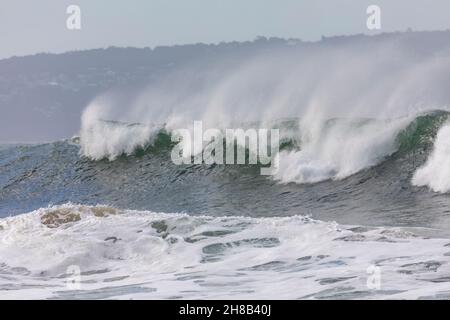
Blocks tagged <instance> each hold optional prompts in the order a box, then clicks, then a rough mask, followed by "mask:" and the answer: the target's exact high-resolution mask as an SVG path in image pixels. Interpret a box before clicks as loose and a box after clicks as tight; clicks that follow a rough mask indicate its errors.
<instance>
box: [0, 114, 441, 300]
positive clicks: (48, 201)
mask: <svg viewBox="0 0 450 320" xmlns="http://www.w3.org/2000/svg"><path fill="white" fill-rule="evenodd" d="M301 123H302V119H297V118H294V119H284V120H282V121H278V122H277V123H272V124H271V126H272V127H274V128H279V129H280V132H281V133H282V134H281V138H282V141H281V142H282V143H281V151H280V167H279V170H278V172H275V173H274V175H272V176H262V175H260V166H259V165H215V164H213V165H206V164H198V165H195V164H191V165H175V164H174V163H173V162H172V161H171V157H170V155H171V150H172V148H173V143H172V142H171V140H170V132H168V131H167V130H164V129H163V128H156V127H154V126H151V127H150V126H148V125H145V124H126V123H113V122H110V121H97V122H95V123H93V124H92V123H90V124H89V126H88V127H84V128H82V130H81V134H80V137H74V138H72V139H67V140H62V141H56V142H50V143H41V144H4V145H2V146H0V298H2V299H6V298H14V299H25V298H46V299H80V298H88V299H91V298H92V299H105V298H113V299H130V298H132V299H141V298H145V299H240V298H243V299H359V298H364V299H366V298H367V299H405V298H406V299H430V298H434V299H435V298H438V299H439V298H442V299H448V298H450V196H449V192H450V144H449V141H450V124H449V114H448V112H446V111H439V110H438V111H427V112H420V113H416V114H413V115H409V116H407V117H400V118H390V119H374V118H348V117H347V118H339V117H336V118H329V119H327V120H326V121H323V122H321V124H320V126H319V127H315V130H313V131H311V130H310V131H308V132H307V133H308V134H305V132H303V131H302V128H304V126H302V125H301ZM96 130H99V132H100V133H98V132H97V131H96ZM123 137H126V138H123ZM136 139H137V140H136ZM375 273H376V274H375ZM374 274H375V275H376V276H377V278H376V284H377V285H376V286H375V287H374V286H373V285H370V284H371V283H372V282H371V281H372V280H373V279H374V278H373V276H374ZM74 279H75V280H74ZM372 284H373V283H372Z"/></svg>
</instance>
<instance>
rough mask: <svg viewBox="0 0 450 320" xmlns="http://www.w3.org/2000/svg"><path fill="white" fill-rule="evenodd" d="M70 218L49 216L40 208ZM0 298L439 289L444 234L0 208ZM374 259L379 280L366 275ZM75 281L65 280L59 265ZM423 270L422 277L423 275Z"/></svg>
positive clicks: (448, 264) (443, 288) (396, 293)
mask: <svg viewBox="0 0 450 320" xmlns="http://www.w3.org/2000/svg"><path fill="white" fill-rule="evenodd" d="M62 208H63V209H64V208H65V209H68V210H69V211H70V212H72V213H77V214H79V215H80V217H81V219H80V220H79V221H76V222H70V223H65V224H61V225H60V226H59V227H57V228H49V227H47V226H45V225H43V224H42V223H41V218H42V216H43V215H44V214H46V213H48V212H52V211H54V210H60V209H62ZM0 226H1V227H0V298H3V299H7V298H17V299H25V298H119V299H129V298H148V299H162V298H171V297H179V298H190V299H231V298H234V299H237V298H245V299H247V298H252V299H292V298H333V297H334V295H337V296H339V297H342V298H357V297H360V298H361V297H367V298H418V297H422V296H433V295H436V294H439V293H444V294H445V293H446V292H447V293H448V283H445V282H442V283H438V282H437V281H439V279H440V278H442V279H445V277H446V276H448V274H449V272H450V257H449V256H448V255H445V253H447V252H448V251H449V249H448V248H447V247H445V246H444V245H445V244H446V243H447V240H445V239H423V238H421V237H415V236H414V235H413V234H411V233H409V232H406V231H403V230H401V229H371V230H356V229H354V231H352V230H350V227H345V226H339V225H337V224H335V223H328V222H320V221H314V220H311V219H308V218H305V217H301V216H295V217H287V218H258V219H255V218H244V217H217V218H214V217H205V216H203V217H193V216H188V215H183V214H165V213H153V212H138V211H128V210H124V211H120V212H119V214H115V215H109V216H107V217H98V216H95V215H94V214H93V210H92V208H91V207H87V206H77V205H70V204H68V205H64V206H61V207H52V208H48V209H40V210H37V211H35V212H32V213H29V214H24V215H19V216H14V217H10V218H4V219H1V220H0ZM373 264H376V265H377V266H379V267H380V268H381V283H380V285H381V288H380V290H370V289H368V288H367V286H366V282H367V278H368V276H369V274H367V268H368V267H369V266H370V265H373ZM73 265H75V266H77V267H79V268H80V270H81V272H82V275H81V284H80V288H79V289H74V288H71V287H67V278H66V277H65V275H67V274H66V272H67V270H68V268H69V267H70V266H73ZM433 281H434V282H433Z"/></svg>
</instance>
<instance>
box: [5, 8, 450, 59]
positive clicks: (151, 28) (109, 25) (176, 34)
mask: <svg viewBox="0 0 450 320" xmlns="http://www.w3.org/2000/svg"><path fill="white" fill-rule="evenodd" d="M71 4H75V5H78V6H80V8H81V23H82V29H81V30H77V31H70V30H68V29H67V28H66V19H67V17H68V15H67V14H66V8H67V7H68V6H69V5H71ZM370 4H376V5H378V6H380V7H381V21H382V29H381V32H389V31H399V30H400V31H403V30H406V29H407V28H409V27H411V28H412V29H413V30H443V29H450V1H448V0H433V1H430V0H129V1H111V0H70V1H68V0H39V1H35V0H27V1H25V0H1V2H0V58H6V57H10V56H12V55H27V54H34V53H38V52H65V51H70V50H82V49H90V48H99V47H108V46H135V47H146V46H148V47H155V46H158V45H174V44H186V43H197V42H204V43H218V42H221V41H233V40H237V41H244V40H253V39H254V38H255V37H256V36H259V35H261V36H267V37H271V36H277V37H284V38H291V37H292V38H300V39H303V40H318V39H320V37H321V36H322V35H325V36H331V35H342V34H355V33H370V32H369V30H367V28H366V19H367V14H366V9H367V7H368V5H370ZM372 32H373V31H372Z"/></svg>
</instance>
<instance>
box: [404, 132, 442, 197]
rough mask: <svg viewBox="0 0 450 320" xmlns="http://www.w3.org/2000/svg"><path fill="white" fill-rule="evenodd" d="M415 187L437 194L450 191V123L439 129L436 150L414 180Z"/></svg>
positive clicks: (418, 170) (435, 143)
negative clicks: (425, 187)
mask: <svg viewBox="0 0 450 320" xmlns="http://www.w3.org/2000/svg"><path fill="white" fill-rule="evenodd" d="M412 184H413V185H415V186H427V187H429V188H430V189H431V190H433V191H435V192H441V193H446V192H449V191H450V123H447V124H445V125H444V126H443V127H442V128H441V129H439V131H438V133H437V136H436V140H435V142H434V149H433V151H432V152H431V154H430V155H429V157H428V159H427V161H426V163H425V164H424V165H423V166H422V167H420V168H419V169H417V171H416V172H415V173H414V176H413V178H412Z"/></svg>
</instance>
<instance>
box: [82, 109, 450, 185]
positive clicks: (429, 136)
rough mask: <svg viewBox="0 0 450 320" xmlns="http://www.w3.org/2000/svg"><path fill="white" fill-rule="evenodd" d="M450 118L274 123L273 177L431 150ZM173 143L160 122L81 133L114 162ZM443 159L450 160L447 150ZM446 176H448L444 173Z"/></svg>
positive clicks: (319, 173)
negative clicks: (277, 149)
mask: <svg viewBox="0 0 450 320" xmlns="http://www.w3.org/2000/svg"><path fill="white" fill-rule="evenodd" d="M447 118H448V114H447V112H443V111H434V112H429V113H425V114H421V115H418V116H417V117H404V118H399V119H394V120H377V119H339V118H336V119H330V120H327V121H323V122H320V123H319V124H314V125H313V126H311V125H308V122H307V121H305V120H302V119H300V120H296V119H291V120H285V121H277V122H276V123H271V124H269V125H270V126H271V127H276V128H278V129H280V130H281V132H282V136H281V153H280V168H279V171H278V172H277V174H276V175H275V176H274V179H275V180H278V181H280V182H282V183H289V182H296V183H315V182H320V181H323V180H328V179H333V180H339V179H344V178H347V177H348V176H350V175H353V174H355V173H357V172H359V171H361V170H365V169H368V168H370V167H372V166H374V165H377V164H380V163H381V162H383V161H384V160H386V159H388V158H389V157H390V156H391V155H393V154H394V153H402V154H405V153H407V152H416V151H417V150H419V149H424V148H425V149H429V144H430V141H432V140H433V139H434V137H435V136H436V134H437V131H438V129H439V128H440V127H441V126H442V125H443V123H444V122H445V121H446V119H447ZM253 125H255V126H257V127H261V126H262V124H261V123H254V124H253ZM266 125H267V124H266ZM440 140H444V139H443V138H441V139H440ZM440 140H439V141H440ZM439 141H437V142H436V143H439ZM440 144H442V142H440ZM173 145H174V143H173V142H171V138H170V131H168V130H167V129H166V128H161V126H159V127H158V126H156V125H145V124H126V123H119V122H113V121H103V120H102V121H95V122H93V123H90V127H84V128H83V129H82V135H81V153H82V154H83V155H84V156H87V157H89V158H91V159H93V160H101V159H103V158H107V159H109V160H111V161H112V160H114V159H116V158H117V157H119V156H120V155H128V156H130V155H133V154H135V155H136V154H142V153H143V152H144V153H145V152H155V151H158V150H170V148H171V147H173ZM247 151H248V150H247ZM441 158H445V159H449V157H448V155H447V154H444V155H441ZM417 179H418V178H414V181H417ZM443 179H446V181H450V179H447V176H446V175H444V177H443ZM414 183H415V184H417V185H420V183H418V182H417V183H416V182H414ZM449 183H450V182H449ZM421 185H424V184H421ZM433 189H434V190H435V191H447V189H446V188H433Z"/></svg>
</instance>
